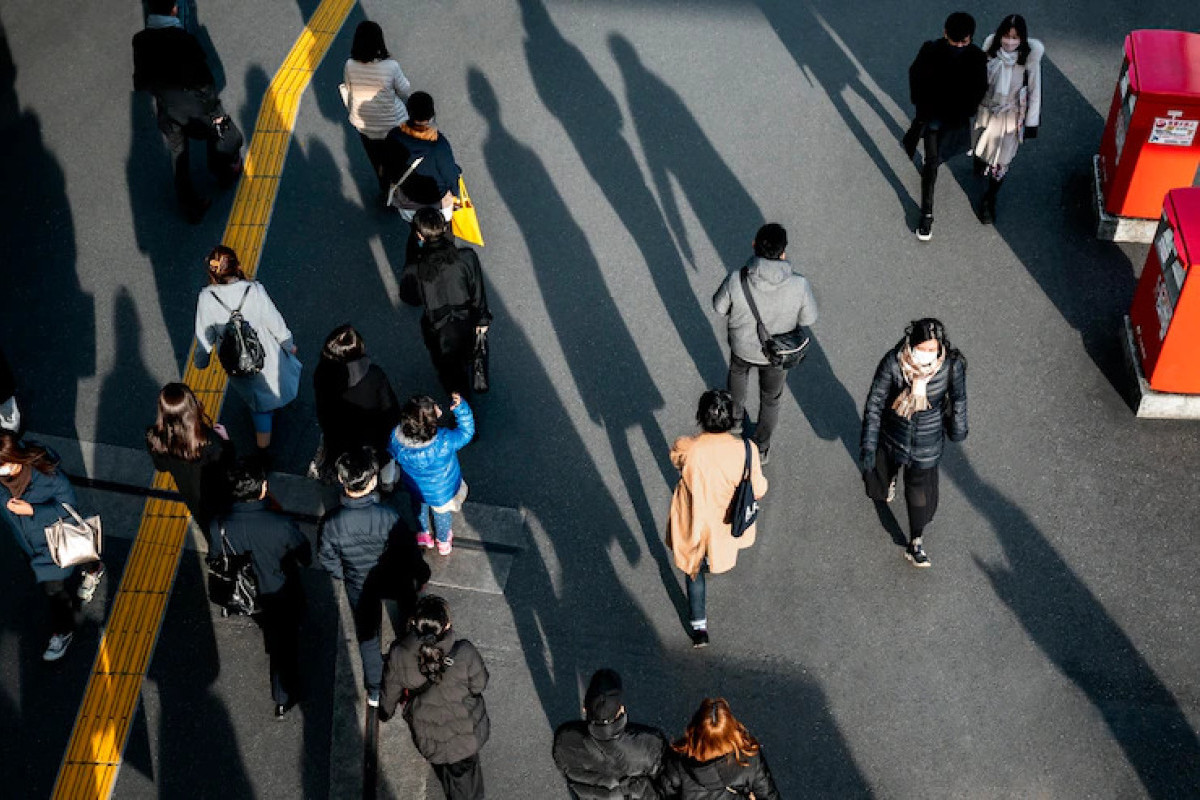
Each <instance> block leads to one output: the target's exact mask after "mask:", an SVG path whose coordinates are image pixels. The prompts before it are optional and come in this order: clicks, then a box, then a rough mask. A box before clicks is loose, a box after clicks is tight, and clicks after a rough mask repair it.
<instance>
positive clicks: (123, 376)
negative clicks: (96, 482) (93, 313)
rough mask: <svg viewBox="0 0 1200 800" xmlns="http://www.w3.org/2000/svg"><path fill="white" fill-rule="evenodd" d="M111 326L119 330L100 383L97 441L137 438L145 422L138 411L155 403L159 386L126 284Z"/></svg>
mask: <svg viewBox="0 0 1200 800" xmlns="http://www.w3.org/2000/svg"><path fill="white" fill-rule="evenodd" d="M110 330H113V331H115V332H116V350H115V353H116V360H115V361H114V362H113V365H112V369H111V370H110V371H109V373H108V375H106V376H104V381H103V382H102V383H101V385H100V398H99V402H98V403H97V404H96V426H95V430H96V441H99V442H130V441H132V442H136V441H138V440H139V439H140V438H141V435H140V434H141V431H142V430H143V429H144V428H145V424H146V423H145V420H144V419H143V417H142V415H141V414H139V413H137V411H138V410H142V409H152V408H153V407H154V398H155V397H156V396H157V394H158V390H159V386H158V382H157V381H156V380H155V379H154V377H153V376H152V375H151V374H150V371H149V370H148V369H146V360H145V355H144V349H143V346H142V338H143V337H142V322H141V319H140V317H139V315H138V309H137V304H136V303H135V302H134V300H133V295H131V294H130V293H129V289H128V288H126V287H124V286H123V287H121V288H120V289H118V290H117V296H116V300H115V301H114V303H113V320H112V328H111V329H110ZM131 400H132V401H133V404H131V402H130V401H131Z"/></svg>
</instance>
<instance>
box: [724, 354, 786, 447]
mask: <svg viewBox="0 0 1200 800" xmlns="http://www.w3.org/2000/svg"><path fill="white" fill-rule="evenodd" d="M750 370H756V371H757V372H758V424H757V425H756V426H755V428H754V443H755V444H757V445H758V449H759V451H760V452H764V453H765V452H766V451H767V450H769V449H771V434H773V433H774V432H775V426H776V425H777V424H779V404H780V402H781V401H782V399H783V385H784V383H786V382H787V370H785V369H783V368H782V367H775V366H772V365H770V364H751V363H750V362H749V361H744V360H742V359H740V358H738V357H737V356H736V355H733V354H732V353H731V354H730V357H729V380H728V386H729V393H730V394H731V395H733V404H734V412H733V413H734V415H735V416H736V417H737V419H739V420H741V419H744V418H745V416H746V395H747V394H748V393H749V387H750Z"/></svg>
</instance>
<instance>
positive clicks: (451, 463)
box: [388, 394, 475, 556]
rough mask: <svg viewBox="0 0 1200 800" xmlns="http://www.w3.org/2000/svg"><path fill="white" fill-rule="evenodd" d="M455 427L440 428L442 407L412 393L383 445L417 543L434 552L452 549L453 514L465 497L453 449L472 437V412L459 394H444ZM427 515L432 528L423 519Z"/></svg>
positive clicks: (430, 399) (440, 553) (465, 492)
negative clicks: (394, 468) (391, 460)
mask: <svg viewBox="0 0 1200 800" xmlns="http://www.w3.org/2000/svg"><path fill="white" fill-rule="evenodd" d="M450 398H451V401H450V411H451V413H452V414H454V421H455V423H456V424H455V427H454V428H442V427H439V426H438V420H439V419H440V418H441V416H442V408H441V406H439V405H438V404H437V403H435V402H434V401H433V398H432V397H429V396H428V395H415V396H413V397H412V398H410V399H409V401H408V402H407V403H405V404H404V407H403V408H402V409H400V424H399V425H397V426H396V429H395V430H394V431H392V441H391V444H390V445H389V446H388V449H389V451H390V452H391V454H392V458H394V459H395V460H396V463H397V464H399V465H400V475H401V477H402V478H403V480H404V486H405V489H406V490H407V491H408V496H409V499H410V501H411V502H412V508H413V513H414V514H415V515H416V517H417V544H418V545H420V546H421V547H424V548H432V547H433V546H434V534H436V536H437V551H438V555H442V556H448V555H450V552H451V551H452V550H453V549H454V530H453V528H452V526H451V525H452V521H453V518H452V517H451V514H452V513H453V512H455V511H461V510H462V505H463V503H464V502H466V499H467V484H466V481H464V480H463V478H462V468H461V467H459V464H458V451H459V450H461V449H463V448H464V447H466V446H467V444H468V443H469V442H470V441H471V439H472V438H474V436H475V415H474V414H472V413H471V407H470V406H469V405H467V402H466V401H465V400H463V399H462V396H461V395H458V394H454V395H451V396H450ZM430 517H433V526H432V531H433V532H432V533H431V532H430V521H429V518H430Z"/></svg>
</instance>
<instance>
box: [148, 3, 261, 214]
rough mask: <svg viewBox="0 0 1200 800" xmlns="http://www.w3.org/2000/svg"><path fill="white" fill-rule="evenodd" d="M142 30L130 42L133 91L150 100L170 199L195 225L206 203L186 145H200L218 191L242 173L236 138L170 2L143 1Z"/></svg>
mask: <svg viewBox="0 0 1200 800" xmlns="http://www.w3.org/2000/svg"><path fill="white" fill-rule="evenodd" d="M146 7H147V8H148V9H149V12H150V13H149V15H148V16H147V17H146V29H145V30H143V31H140V32H139V33H137V34H135V35H134V37H133V88H134V89H135V90H137V91H146V92H150V93H152V94H153V95H154V100H155V104H156V105H157V107H158V128H159V130H160V131H162V134H163V136H164V137H165V138H166V141H167V148H168V149H169V150H170V151H171V166H172V169H173V170H174V173H175V194H176V196H177V197H178V199H179V204H180V207H181V208H182V209H183V212H184V215H185V216H186V217H187V219H188V221H189V222H191V223H193V224H196V223H198V222H200V221H201V220H202V219H203V218H204V214H205V212H206V211H208V208H209V206H211V205H212V200H211V199H209V198H208V197H205V196H203V195H201V194H200V193H198V192H197V191H196V188H195V186H194V185H193V183H192V174H191V168H190V166H189V157H188V151H189V147H190V140H192V139H200V140H203V141H204V142H205V144H206V147H207V156H208V169H209V172H211V173H212V174H213V176H214V177H215V178H216V179H217V181H218V183H219V184H220V185H221V186H222V187H223V188H228V187H230V186H232V185H233V183H234V182H235V181H236V180H237V178H238V176H239V175H240V174H241V173H242V156H241V150H242V141H243V140H242V133H241V131H239V130H238V128H237V126H236V125H234V122H233V119H232V118H231V117H230V116H229V114H227V113H226V112H225V109H224V107H223V106H222V105H221V98H220V97H219V96H218V94H217V88H216V82H215V81H214V79H213V75H212V71H211V70H210V69H209V68H208V59H207V57H206V56H205V54H204V48H202V47H201V46H200V43H199V42H198V41H197V40H196V37H195V36H193V35H192V34H190V33H188V32H187V31H186V30H185V29H184V26H183V23H182V22H181V21H180V19H179V8H178V6H177V5H176V0H147V2H146Z"/></svg>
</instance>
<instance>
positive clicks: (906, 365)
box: [892, 344, 946, 419]
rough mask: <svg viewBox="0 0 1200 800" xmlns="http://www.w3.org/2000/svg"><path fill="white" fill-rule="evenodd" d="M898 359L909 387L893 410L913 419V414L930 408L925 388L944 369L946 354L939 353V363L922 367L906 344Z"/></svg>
mask: <svg viewBox="0 0 1200 800" xmlns="http://www.w3.org/2000/svg"><path fill="white" fill-rule="evenodd" d="M898 358H899V361H900V372H901V373H903V374H904V382H905V383H907V384H908V386H905V387H904V391H902V392H900V394H899V395H897V396H896V400H895V402H893V403H892V410H893V411H895V412H896V413H897V414H899V415H900V416H902V417H904V418H905V419H912V415H913V414H915V413H917V412H918V411H924V410H926V409H927V408H929V398H928V397H926V396H925V387H927V386H928V385H929V379H930V378H932V377H933V376H934V375H937V373H938V370H939V369H941V368H942V362H944V361H945V360H946V354H945V353H939V354H938V357H937V361H934V362H933V363H932V364H927V365H925V366H920V365H918V364H916V363H915V362H914V361H913V353H912V347H910V346H909V345H908V344H905V345H904V349H903V350H901V351H900V355H899V356H898Z"/></svg>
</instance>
